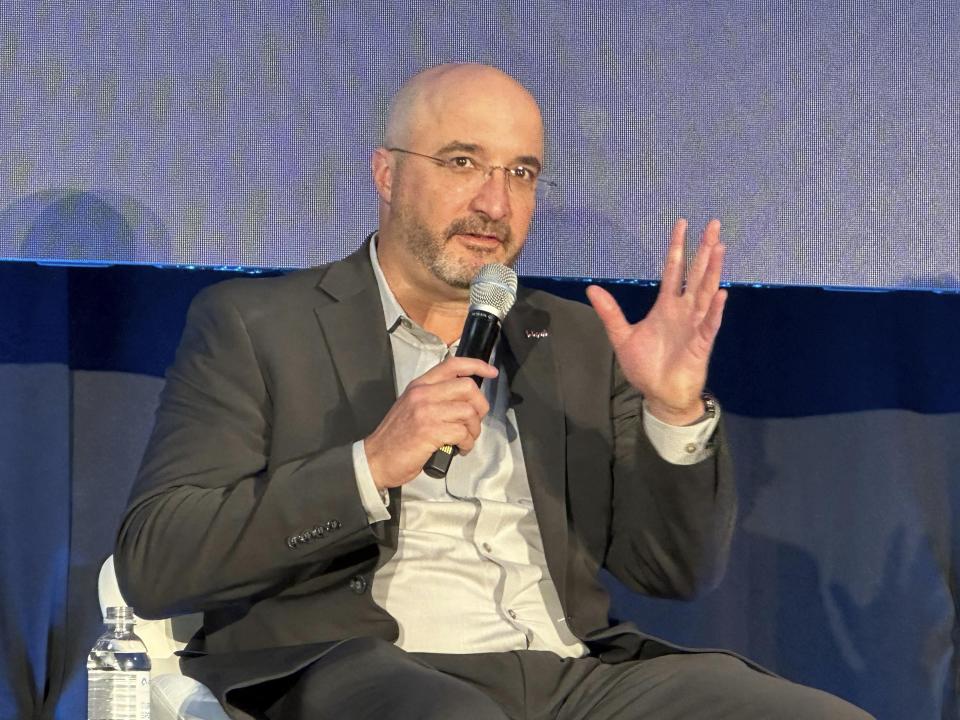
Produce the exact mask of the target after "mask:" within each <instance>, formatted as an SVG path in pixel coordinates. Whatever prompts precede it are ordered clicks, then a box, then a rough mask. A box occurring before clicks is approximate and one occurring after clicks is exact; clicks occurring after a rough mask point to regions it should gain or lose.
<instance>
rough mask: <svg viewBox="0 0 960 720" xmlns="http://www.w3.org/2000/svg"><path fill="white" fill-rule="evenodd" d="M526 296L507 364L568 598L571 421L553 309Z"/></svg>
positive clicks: (534, 490) (558, 579)
mask: <svg viewBox="0 0 960 720" xmlns="http://www.w3.org/2000/svg"><path fill="white" fill-rule="evenodd" d="M526 296H527V293H526V292H525V291H524V290H523V289H521V291H520V296H519V297H518V299H517V303H516V305H515V306H514V308H513V310H512V311H511V312H510V314H508V315H507V317H506V319H505V320H504V323H503V338H504V340H505V347H504V367H505V368H506V370H507V377H508V378H509V381H510V405H511V407H513V410H514V412H515V413H516V415H517V425H518V427H519V431H520V443H521V445H522V447H523V457H524V463H525V465H526V470H527V478H528V481H529V483H530V492H531V494H532V495H533V504H534V508H535V510H536V513H537V522H538V524H539V526H540V534H541V536H542V538H543V546H544V549H545V552H546V557H547V566H548V568H549V570H550V575H551V577H552V578H553V581H554V584H555V585H556V587H557V591H558V592H559V593H560V599H561V601H563V602H564V604H565V603H566V592H565V578H566V566H567V504H566V423H565V420H564V412H563V397H562V395H561V392H560V383H559V377H558V371H557V365H556V362H557V358H556V355H555V352H554V347H553V343H552V341H551V338H550V332H551V328H550V319H551V318H550V314H549V313H548V312H546V311H545V310H543V309H541V308H538V307H535V306H534V305H532V304H530V302H529V301H528V299H527V297H526Z"/></svg>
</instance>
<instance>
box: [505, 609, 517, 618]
mask: <svg viewBox="0 0 960 720" xmlns="http://www.w3.org/2000/svg"><path fill="white" fill-rule="evenodd" d="M507 615H509V616H510V619H511V620H516V619H517V613H515V612H514V611H513V610H512V609H511V610H507Z"/></svg>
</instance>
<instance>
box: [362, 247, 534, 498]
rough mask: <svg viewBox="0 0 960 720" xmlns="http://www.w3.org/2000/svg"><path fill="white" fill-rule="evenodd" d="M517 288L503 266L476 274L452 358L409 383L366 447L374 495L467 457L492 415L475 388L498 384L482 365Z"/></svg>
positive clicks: (438, 473) (439, 471)
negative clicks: (461, 454)
mask: <svg viewBox="0 0 960 720" xmlns="http://www.w3.org/2000/svg"><path fill="white" fill-rule="evenodd" d="M516 287H517V276H516V273H514V272H513V271H512V270H510V269H509V268H508V267H506V266H504V265H498V264H492V263H491V264H489V265H484V266H483V267H482V268H481V269H480V270H479V272H478V273H477V275H476V277H475V278H474V279H473V281H472V282H471V285H470V307H469V309H468V311H467V319H466V321H465V323H464V328H463V332H462V333H461V336H460V344H459V347H458V349H457V355H456V357H452V358H448V359H447V360H445V361H444V362H442V363H440V364H439V365H437V366H436V367H434V368H432V369H430V370H429V371H427V372H426V373H424V374H423V375H421V376H420V377H419V378H417V379H416V380H414V381H413V382H411V383H410V384H409V385H408V386H407V388H406V389H405V390H404V391H403V393H402V394H401V395H400V397H399V398H398V399H397V402H396V403H394V405H393V407H391V408H390V410H389V411H388V412H387V414H386V416H385V417H384V419H383V420H382V421H381V423H380V425H379V426H377V428H376V430H374V432H373V433H372V434H371V435H370V436H369V437H367V438H366V439H365V440H364V451H365V453H366V456H367V461H368V463H369V465H370V471H371V474H372V475H373V478H374V481H375V482H376V484H377V486H378V487H380V488H381V489H383V488H389V487H397V486H399V485H403V484H404V483H407V482H409V481H410V480H412V479H413V478H415V477H416V476H417V475H418V474H419V473H420V471H421V470H423V471H424V472H427V473H428V474H431V476H432V477H443V476H444V475H445V474H446V469H447V467H449V465H450V461H451V460H452V459H453V456H454V455H455V454H456V453H457V452H458V450H459V451H462V452H469V450H470V449H471V448H472V447H473V444H474V442H475V440H476V438H477V436H478V435H479V434H480V424H481V422H482V420H483V417H484V416H485V415H486V414H487V412H488V411H489V409H490V408H489V405H488V403H487V401H486V398H485V397H484V396H483V393H481V392H480V390H479V386H480V383H481V382H482V381H483V379H484V378H494V377H496V376H497V370H496V369H495V368H493V367H492V366H490V365H489V364H488V363H487V362H486V361H487V360H488V359H489V358H490V354H491V353H492V351H493V347H494V345H495V343H496V340H497V337H498V334H499V330H500V323H501V321H502V319H503V318H504V317H505V316H506V314H507V312H508V311H509V310H510V308H511V307H512V306H513V303H514V301H515V299H516ZM438 448H443V449H447V448H448V449H449V451H448V452H443V451H439V450H438ZM438 457H439V459H438ZM428 458H429V459H428ZM425 460H426V461H427V462H426V464H425V463H424V461H425ZM428 468H429V469H428Z"/></svg>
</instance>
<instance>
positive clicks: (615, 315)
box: [587, 285, 630, 345]
mask: <svg viewBox="0 0 960 720" xmlns="http://www.w3.org/2000/svg"><path fill="white" fill-rule="evenodd" d="M587 298H588V299H589V300H590V304H591V305H593V309H594V310H595V311H596V313H597V316H598V317H599V318H600V322H602V323H603V326H604V328H606V330H607V336H608V337H609V338H610V343H611V344H613V345H616V344H617V342H616V340H617V339H618V338H619V337H620V336H622V335H623V334H624V333H625V332H627V331H628V330H629V329H630V323H629V322H627V318H626V317H625V316H624V314H623V310H621V309H620V305H619V304H618V303H617V301H616V300H615V299H614V297H613V295H611V294H610V293H608V292H607V291H606V290H604V289H603V288H602V287H600V286H599V285H591V286H590V287H588V288H587Z"/></svg>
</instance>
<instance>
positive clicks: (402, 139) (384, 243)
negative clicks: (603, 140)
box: [371, 65, 543, 312]
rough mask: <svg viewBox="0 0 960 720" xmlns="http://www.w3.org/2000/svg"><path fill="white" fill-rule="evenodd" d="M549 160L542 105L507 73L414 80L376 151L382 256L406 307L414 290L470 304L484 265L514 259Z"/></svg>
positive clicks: (436, 74) (475, 70)
mask: <svg viewBox="0 0 960 720" xmlns="http://www.w3.org/2000/svg"><path fill="white" fill-rule="evenodd" d="M542 167H543V120H542V118H541V116H540V109H539V108H538V107H537V103H536V101H535V100H534V99H533V96H532V95H531V94H530V93H529V92H528V91H527V90H526V88H524V87H523V86H522V85H520V83H518V82H517V81H516V80H514V79H513V78H512V77H510V76H509V75H507V74H506V73H504V72H502V71H500V70H497V69H496V68H492V67H488V66H485V65H440V66H438V67H434V68H430V69H429V70H425V71H423V72H421V73H420V74H418V75H416V76H414V77H413V78H411V79H410V80H408V81H407V82H406V83H404V85H403V87H402V88H400V90H399V91H398V92H397V94H396V96H394V99H393V102H392V104H391V106H390V115H389V118H388V121H387V128H386V133H385V135H384V144H383V147H379V148H377V149H376V150H374V153H373V156H372V158H371V170H372V172H373V180H374V184H375V185H376V188H377V193H378V194H379V196H380V203H379V211H380V212H379V215H380V227H379V233H378V239H377V252H378V257H379V258H380V264H381V267H382V268H383V270H384V274H385V275H386V277H387V281H388V282H389V283H390V287H391V289H392V290H393V291H394V294H396V295H397V298H398V299H399V300H400V302H401V304H403V302H404V300H403V299H401V295H404V292H405V288H406V289H410V290H411V292H410V294H407V295H406V296H405V297H406V300H407V302H410V301H411V298H421V299H423V298H433V299H435V300H437V299H440V300H444V301H449V300H452V301H454V303H455V305H456V306H457V307H458V309H463V308H465V307H466V306H465V305H463V308H461V307H460V306H461V305H462V304H463V302H464V301H465V299H466V294H465V291H466V289H467V288H469V286H470V280H471V279H472V278H473V276H474V275H475V274H476V271H477V270H478V269H479V268H480V267H481V266H482V265H484V264H486V263H491V262H498V263H504V264H508V265H509V264H511V263H512V262H513V261H514V259H515V258H516V257H517V253H519V252H520V249H521V248H522V246H523V244H524V241H525V240H526V236H527V230H528V228H529V225H530V222H531V220H532V217H533V211H534V207H535V205H536V188H535V187H534V186H532V185H531V183H530V178H535V177H536V174H537V173H539V172H540V170H541V169H542ZM511 178H513V179H512V180H511ZM525 180H526V181H527V182H524V181H525ZM414 290H415V291H414ZM404 307H405V308H407V306H406V305H404ZM408 312H409V309H408Z"/></svg>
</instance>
